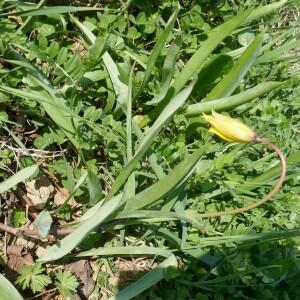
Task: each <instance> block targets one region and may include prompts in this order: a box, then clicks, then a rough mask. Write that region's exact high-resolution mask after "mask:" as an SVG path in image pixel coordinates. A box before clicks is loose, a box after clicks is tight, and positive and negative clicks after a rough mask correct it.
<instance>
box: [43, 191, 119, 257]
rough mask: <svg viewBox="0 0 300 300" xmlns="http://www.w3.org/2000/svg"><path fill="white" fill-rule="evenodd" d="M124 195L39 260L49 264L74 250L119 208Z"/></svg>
mask: <svg viewBox="0 0 300 300" xmlns="http://www.w3.org/2000/svg"><path fill="white" fill-rule="evenodd" d="M121 196H122V194H119V195H118V196H116V197H114V198H112V199H111V201H109V202H107V203H105V204H104V205H103V206H102V207H100V208H99V210H98V211H97V212H96V213H94V214H93V215H92V216H91V217H90V218H89V219H88V220H87V221H86V222H84V223H83V224H82V225H81V226H80V227H78V228H77V229H76V230H75V231H74V232H72V233H71V234H69V235H68V236H67V237H65V238H63V239H62V240H61V241H60V242H58V243H57V244H55V245H53V246H51V247H50V248H49V249H48V250H47V251H46V252H45V253H44V254H43V255H42V256H41V257H40V258H39V259H38V261H41V262H48V261H52V260H56V259H59V258H61V257H63V256H65V255H66V254H68V253H69V252H71V251H72V249H74V247H76V246H77V245H78V244H79V243H80V242H81V241H82V240H83V239H84V238H85V237H86V236H87V234H88V233H89V232H90V231H92V230H93V229H94V228H96V227H97V226H98V225H99V224H101V223H102V222H103V221H104V220H105V219H106V218H107V217H108V216H109V215H110V214H111V213H112V212H113V211H114V210H115V208H116V207H117V205H118V204H119V202H120V200H121Z"/></svg>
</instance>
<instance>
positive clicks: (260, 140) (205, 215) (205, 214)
mask: <svg viewBox="0 0 300 300" xmlns="http://www.w3.org/2000/svg"><path fill="white" fill-rule="evenodd" d="M255 141H257V142H261V143H263V144H266V145H267V146H269V147H270V148H272V149H273V150H274V151H275V152H276V153H277V154H278V156H279V158H280V160H281V165H282V171H281V175H280V178H279V180H278V182H277V184H276V185H275V187H274V188H273V189H272V190H271V191H270V193H269V194H268V195H266V196H265V197H263V198H262V199H260V200H258V201H256V202H255V203H252V204H249V205H246V206H244V207H241V208H237V209H230V210H226V211H220V212H213V213H204V214H196V215H193V217H197V218H210V217H220V216H226V215H233V214H238V213H241V212H245V211H248V210H250V209H253V208H255V207H257V206H259V205H262V204H263V203H265V202H267V201H268V200H269V199H271V198H272V197H273V196H274V195H275V194H276V193H277V191H278V190H279V189H280V187H281V186H282V183H283V182H284V179H285V174H286V161H285V158H284V156H283V154H282V152H281V151H280V150H279V149H278V148H277V147H276V146H275V145H274V144H272V143H271V142H269V141H267V140H265V139H262V138H259V137H257V138H256V140H255Z"/></svg>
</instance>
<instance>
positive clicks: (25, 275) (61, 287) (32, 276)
mask: <svg viewBox="0 0 300 300" xmlns="http://www.w3.org/2000/svg"><path fill="white" fill-rule="evenodd" d="M45 270H46V269H45V268H43V267H42V265H41V263H36V264H35V265H33V266H20V267H19V272H20V274H21V275H20V276H18V278H17V280H16V283H17V284H19V285H21V286H22V289H23V290H24V289H26V288H29V289H31V290H32V292H33V293H37V292H41V291H42V290H44V291H47V289H46V287H47V286H48V285H50V284H51V283H52V284H54V286H56V289H57V291H58V293H59V294H60V295H62V296H64V297H67V296H72V295H74V293H76V289H77V287H78V285H79V283H78V281H77V279H76V277H75V276H74V275H73V274H72V273H71V272H69V271H66V270H61V269H59V270H57V271H55V272H54V278H53V279H52V278H51V276H50V275H45V274H42V273H43V272H44V271H45ZM54 290H55V289H51V291H54Z"/></svg>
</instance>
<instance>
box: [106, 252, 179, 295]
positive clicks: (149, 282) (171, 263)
mask: <svg viewBox="0 0 300 300" xmlns="http://www.w3.org/2000/svg"><path fill="white" fill-rule="evenodd" d="M170 267H171V268H177V260H176V257H175V256H174V255H171V256H170V257H169V258H168V259H166V260H165V261H164V262H162V263H161V264H160V265H159V266H158V267H156V268H155V269H154V270H152V271H150V272H149V273H147V274H146V275H145V276H143V277H142V278H141V279H139V280H137V281H136V282H135V283H133V284H131V285H130V286H129V287H127V288H125V289H124V290H122V291H121V292H119V293H118V294H116V295H115V296H113V297H110V298H109V299H108V300H119V299H122V300H129V299H132V298H134V297H135V296H137V295H139V294H141V293H142V292H143V291H145V290H147V289H148V288H150V287H151V286H153V285H155V284H156V283H157V282H159V281H161V280H162V279H164V278H166V274H167V272H166V270H167V268H170Z"/></svg>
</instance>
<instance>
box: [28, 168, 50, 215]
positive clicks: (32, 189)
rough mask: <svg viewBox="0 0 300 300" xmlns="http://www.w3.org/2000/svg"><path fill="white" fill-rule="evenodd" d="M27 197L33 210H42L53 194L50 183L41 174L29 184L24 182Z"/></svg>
mask: <svg viewBox="0 0 300 300" xmlns="http://www.w3.org/2000/svg"><path fill="white" fill-rule="evenodd" d="M25 185H26V189H27V196H28V198H30V200H31V201H32V203H33V206H34V208H35V209H38V210H42V209H44V207H45V205H46V203H47V201H48V200H49V198H51V196H52V195H53V192H54V187H53V185H52V183H51V181H50V180H49V179H48V178H47V177H46V176H45V174H43V173H42V172H40V173H39V175H38V177H37V178H35V179H34V180H32V181H30V182H26V183H25Z"/></svg>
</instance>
